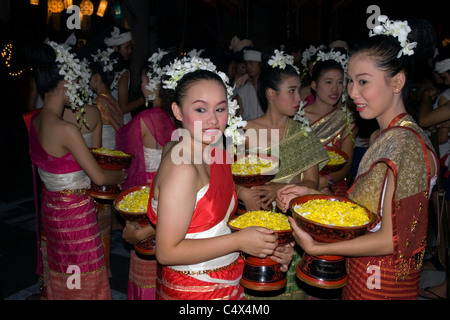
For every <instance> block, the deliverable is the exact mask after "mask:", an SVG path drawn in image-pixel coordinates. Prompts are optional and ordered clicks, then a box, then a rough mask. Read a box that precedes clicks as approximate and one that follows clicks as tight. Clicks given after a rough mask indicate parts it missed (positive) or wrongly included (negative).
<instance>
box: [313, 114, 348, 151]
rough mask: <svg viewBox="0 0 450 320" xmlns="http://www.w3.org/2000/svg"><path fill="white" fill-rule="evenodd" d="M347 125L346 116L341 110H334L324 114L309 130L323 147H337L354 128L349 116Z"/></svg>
mask: <svg viewBox="0 0 450 320" xmlns="http://www.w3.org/2000/svg"><path fill="white" fill-rule="evenodd" d="M348 121H349V123H348V124H347V115H346V113H345V112H344V111H342V109H340V108H336V109H335V110H333V111H332V112H330V113H328V114H326V115H325V116H323V117H322V118H320V119H319V120H317V121H316V122H314V123H313V124H311V129H312V130H313V131H314V133H315V134H316V135H317V137H318V138H319V139H320V142H321V143H322V144H323V145H324V146H325V145H328V144H330V143H331V144H332V145H339V144H340V143H339V142H340V141H344V139H345V138H346V137H347V136H348V135H349V133H350V132H351V131H350V130H354V128H355V119H354V118H353V116H352V115H351V114H349V119H348Z"/></svg>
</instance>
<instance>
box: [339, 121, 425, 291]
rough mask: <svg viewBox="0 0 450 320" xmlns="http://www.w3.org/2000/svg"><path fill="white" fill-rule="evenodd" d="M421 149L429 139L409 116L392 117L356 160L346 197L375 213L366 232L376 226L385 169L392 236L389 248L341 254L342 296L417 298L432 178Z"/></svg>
mask: <svg viewBox="0 0 450 320" xmlns="http://www.w3.org/2000/svg"><path fill="white" fill-rule="evenodd" d="M427 150H431V151H433V154H434V149H433V147H432V144H431V142H430V141H429V139H428V137H426V135H425V134H424V132H423V131H422V129H421V128H420V127H419V126H418V125H417V124H416V123H415V122H414V120H413V119H412V117H411V116H409V115H407V114H401V115H399V116H397V117H395V118H394V119H393V120H392V121H391V123H390V125H389V127H388V128H387V129H385V130H383V131H382V132H381V133H380V135H379V136H378V137H377V138H376V140H375V141H374V142H373V144H372V145H371V146H370V148H369V149H368V150H367V152H366V153H365V155H364V157H363V158H362V160H361V163H360V166H359V169H358V175H357V177H356V180H355V182H354V184H353V185H352V187H351V188H350V189H349V191H348V197H349V198H350V199H351V200H353V201H355V202H356V203H358V204H360V205H362V206H364V207H366V208H367V209H369V210H370V211H371V212H373V213H376V214H377V216H378V220H377V221H376V222H375V223H374V225H373V226H371V227H369V230H370V231H369V232H374V231H376V230H378V229H379V227H380V223H381V222H380V221H381V216H382V208H383V202H384V191H385V188H386V187H385V186H386V182H387V177H388V172H389V170H391V171H392V173H393V174H394V185H395V190H394V195H393V199H392V235H393V239H392V240H393V244H394V252H393V253H392V254H390V255H385V256H376V257H355V258H347V259H346V260H347V268H348V275H349V279H348V283H347V285H346V286H345V287H344V289H343V294H342V297H343V299H382V300H390V299H402V300H406V299H417V298H418V290H419V279H420V269H421V266H422V258H423V255H424V252H425V247H426V235H427V222H428V220H427V217H428V203H429V195H430V186H431V185H432V179H431V176H430V175H431V174H430V161H433V160H432V159H429V157H428V153H427Z"/></svg>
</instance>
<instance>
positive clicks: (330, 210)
mask: <svg viewBox="0 0 450 320" xmlns="http://www.w3.org/2000/svg"><path fill="white" fill-rule="evenodd" d="M290 210H291V213H292V216H293V217H294V219H295V221H296V223H297V225H298V226H299V227H301V228H302V229H303V230H305V231H307V232H308V233H309V234H311V236H312V237H313V238H315V239H316V240H317V241H320V242H336V241H341V240H349V239H353V238H355V237H358V236H360V235H363V234H364V233H365V232H366V230H367V227H368V226H369V225H370V224H371V223H372V222H373V221H375V215H374V214H373V213H372V212H370V211H369V210H367V209H366V208H364V207H362V206H360V205H358V204H356V203H355V202H353V201H351V200H350V199H347V198H345V197H338V196H333V195H305V196H301V197H297V198H294V199H292V200H291V203H290Z"/></svg>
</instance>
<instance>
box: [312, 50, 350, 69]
mask: <svg viewBox="0 0 450 320" xmlns="http://www.w3.org/2000/svg"><path fill="white" fill-rule="evenodd" d="M326 60H334V61H336V62H338V63H339V64H340V65H341V66H342V69H344V73H345V72H346V71H347V68H348V57H347V55H346V54H345V53H342V52H340V51H334V50H333V49H331V50H330V51H328V52H325V51H322V50H319V51H318V52H317V60H316V61H315V62H314V63H316V62H317V61H326Z"/></svg>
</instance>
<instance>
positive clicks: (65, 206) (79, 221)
mask: <svg viewBox="0 0 450 320" xmlns="http://www.w3.org/2000/svg"><path fill="white" fill-rule="evenodd" d="M29 142H30V143H29V149H30V156H31V161H32V164H33V166H37V167H39V168H41V169H42V170H45V171H47V172H50V173H53V174H64V173H71V172H76V171H80V170H82V169H81V167H80V166H79V164H78V163H77V162H76V160H75V159H74V157H73V156H72V154H71V153H67V154H65V155H64V156H62V157H54V156H52V155H50V154H48V153H47V152H46V151H45V150H44V149H43V148H42V146H41V144H40V141H39V138H38V135H37V132H36V130H35V128H34V126H33V124H32V122H31V128H30V136H29ZM41 209H42V212H41V218H42V220H41V222H40V224H41V225H42V228H43V231H44V232H45V235H46V237H47V244H46V247H47V252H46V254H47V258H48V266H49V273H50V276H49V283H48V285H47V290H48V297H49V299H58V300H65V299H93V300H97V299H111V291H110V287H109V282H108V277H107V274H106V268H105V260H104V255H103V247H102V242H101V237H100V233H99V227H98V224H97V218H96V212H95V205H94V201H93V199H92V198H91V197H89V196H88V195H87V194H86V193H84V194H79V195H78V194H64V193H63V192H51V191H48V190H46V189H45V188H44V192H43V198H42V206H41ZM39 263H40V262H39ZM70 266H76V267H77V268H79V269H77V270H75V271H78V270H79V271H80V273H81V274H80V278H81V281H80V289H71V288H69V287H68V285H67V280H69V277H70V276H72V274H73V271H71V269H70V268H69V267H70ZM69 281H70V280H69Z"/></svg>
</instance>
